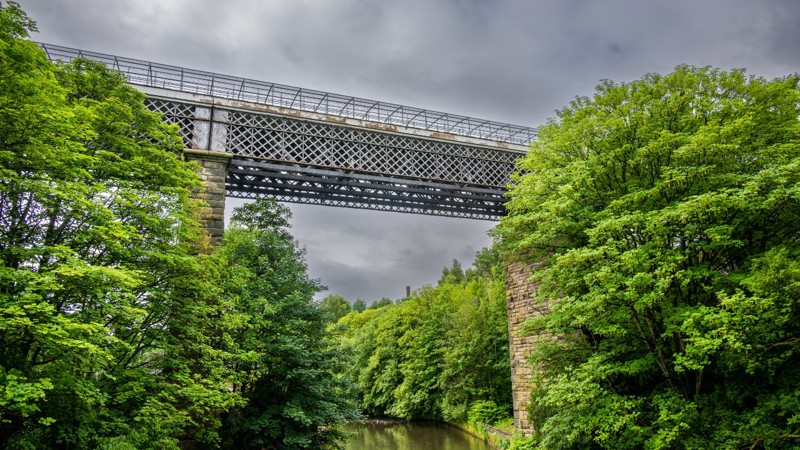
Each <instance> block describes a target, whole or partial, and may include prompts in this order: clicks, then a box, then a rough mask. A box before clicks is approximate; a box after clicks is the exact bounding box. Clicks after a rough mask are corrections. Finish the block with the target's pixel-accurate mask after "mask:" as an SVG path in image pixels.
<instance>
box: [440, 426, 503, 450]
mask: <svg viewBox="0 0 800 450" xmlns="http://www.w3.org/2000/svg"><path fill="white" fill-rule="evenodd" d="M445 423H446V424H448V425H450V426H453V427H456V428H458V429H459V430H461V431H463V432H465V433H469V434H471V435H473V436H475V437H477V438H478V439H483V441H484V442H486V443H487V444H488V445H489V446H490V447H492V448H493V449H501V448H503V447H504V446H505V445H507V443H508V442H509V441H510V440H511V436H513V432H511V431H508V430H504V429H501V428H498V427H493V426H491V425H488V424H485V423H475V424H470V423H455V422H445Z"/></svg>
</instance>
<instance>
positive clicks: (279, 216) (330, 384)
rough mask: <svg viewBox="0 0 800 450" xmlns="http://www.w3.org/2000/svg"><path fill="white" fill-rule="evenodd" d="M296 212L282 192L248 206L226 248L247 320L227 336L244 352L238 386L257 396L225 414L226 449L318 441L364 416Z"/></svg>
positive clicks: (230, 285) (236, 217)
mask: <svg viewBox="0 0 800 450" xmlns="http://www.w3.org/2000/svg"><path fill="white" fill-rule="evenodd" d="M289 214H290V213H289V210H288V208H286V207H285V206H281V205H278V204H277V203H276V202H275V201H274V200H260V201H258V202H255V203H252V204H247V205H244V206H242V207H240V208H238V209H237V210H235V211H234V214H233V217H232V219H231V227H230V229H229V230H228V231H227V232H226V234H225V243H224V244H223V246H222V248H221V249H220V251H219V252H220V253H222V254H223V255H224V256H225V258H226V260H227V261H228V263H227V264H228V265H227V267H228V269H227V272H228V274H229V275H228V276H227V279H226V280H225V282H224V283H223V290H224V291H225V293H226V295H227V296H229V297H230V298H232V299H233V300H234V301H233V304H232V305H231V311H230V313H229V314H233V315H236V316H238V317H239V320H240V321H241V322H242V323H243V326H242V327H240V328H239V331H238V332H236V333H231V334H230V335H229V336H228V338H227V342H228V345H229V349H230V351H231V352H232V353H234V354H237V355H241V357H240V358H239V360H238V361H237V363H236V374H237V379H236V381H235V382H234V384H233V390H234V391H236V392H239V393H241V395H242V396H243V397H244V398H245V399H246V400H247V404H246V405H245V406H243V407H240V408H236V409H234V410H232V411H231V412H230V413H229V414H228V415H227V417H226V418H225V420H224V427H223V429H224V430H225V433H224V441H223V442H224V446H225V448H257V449H302V448H312V449H317V448H321V447H322V446H323V445H324V444H330V443H331V442H333V441H335V440H336V439H338V438H340V437H341V436H342V434H341V430H340V427H339V425H341V424H342V423H343V422H345V421H347V420H353V419H355V418H357V417H358V411H357V409H356V408H355V407H354V406H353V405H352V404H351V403H349V402H347V401H345V395H346V393H347V386H346V385H344V384H343V382H342V378H341V377H340V376H338V375H337V374H338V373H340V372H342V371H344V368H343V366H342V363H343V361H344V359H343V358H342V357H341V356H340V355H339V351H338V349H337V347H336V345H335V344H336V343H335V342H334V341H333V340H332V339H331V338H330V335H329V334H328V332H327V331H326V323H327V321H329V320H332V319H331V316H330V315H329V311H327V310H325V309H323V308H320V306H319V305H318V304H317V303H315V302H314V301H313V296H314V294H315V293H316V292H317V291H319V289H320V286H319V284H318V283H317V282H316V281H314V280H311V279H309V278H308V275H307V271H306V265H305V262H304V257H303V254H302V252H301V251H300V250H299V249H298V247H297V244H296V242H295V240H294V239H293V238H292V236H291V235H290V234H289V232H288V231H287V228H288V226H289V222H288V219H289ZM340 298H341V297H340ZM341 300H342V301H344V299H341ZM346 303H347V302H345V304H346ZM348 307H349V304H348Z"/></svg>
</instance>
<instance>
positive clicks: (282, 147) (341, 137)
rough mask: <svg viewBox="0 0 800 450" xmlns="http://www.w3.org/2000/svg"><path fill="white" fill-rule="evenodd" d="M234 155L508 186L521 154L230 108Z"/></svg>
mask: <svg viewBox="0 0 800 450" xmlns="http://www.w3.org/2000/svg"><path fill="white" fill-rule="evenodd" d="M227 117H228V120H229V125H228V130H227V144H226V149H227V150H228V151H230V152H231V153H233V154H235V155H240V156H247V157H253V158H259V159H268V160H273V161H284V162H291V163H299V164H309V165H314V166H324V167H331V168H337V169H347V170H359V171H364V172H370V173H379V174H385V175H396V176H403V177H412V178H418V179H426V180H439V181H445V182H454V183H466V184H471V185H482V186H494V187H504V186H506V185H507V184H508V178H509V174H510V173H511V171H512V170H513V168H514V163H515V161H516V159H517V158H518V157H519V154H518V153H514V152H509V151H503V150H499V149H493V148H487V147H478V146H471V145H465V144H460V143H453V142H445V141H437V140H433V139H422V138H418V137H411V136H402V135H397V134H392V133H385V132H378V131H372V130H364V129H359V128H351V127H346V126H340V125H331V124H326V123H319V122H313V121H309V120H300V119H297V118H293V117H279V116H271V115H266V114H258V113H251V112H243V111H229V112H228V114H227Z"/></svg>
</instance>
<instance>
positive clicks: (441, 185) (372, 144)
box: [147, 97, 521, 220]
mask: <svg viewBox="0 0 800 450" xmlns="http://www.w3.org/2000/svg"><path fill="white" fill-rule="evenodd" d="M147 106H148V108H150V109H151V110H153V111H157V112H160V113H161V114H163V116H164V118H165V119H166V120H167V121H169V122H172V123H176V124H178V126H179V127H180V133H181V136H182V138H183V140H184V143H185V144H186V146H187V148H203V147H202V145H201V144H198V143H199V142H200V139H201V138H202V136H198V135H197V133H198V129H202V130H203V131H202V134H208V135H211V134H212V131H211V130H212V129H214V130H216V132H215V133H216V134H217V135H220V136H224V139H223V141H224V151H226V152H228V153H232V154H233V155H234V159H233V164H232V167H231V168H230V169H229V171H228V176H227V182H226V187H227V191H228V195H231V196H233V197H241V198H258V197H264V196H270V197H274V198H276V199H277V200H279V201H287V202H294V203H311V204H319V205H328V206H341V207H349V208H365V209H375V210H384V211H396V212H406V213H414V214H428V215H442V216H450V217H465V218H472V219H483V220H496V219H497V218H498V217H500V216H502V215H503V214H504V207H503V204H504V201H505V200H504V198H503V194H504V192H505V186H506V185H507V184H508V182H509V176H510V174H511V172H512V171H513V170H514V167H515V163H516V160H517V158H519V157H520V156H521V155H520V153H518V152H513V151H506V150H503V149H499V148H491V147H482V146H476V145H466V144H462V143H458V142H449V141H443V140H436V139H424V138H420V137H416V136H406V135H400V134H394V133H389V132H381V131H375V130H367V129H362V128H356V127H348V126H345V125H335V124H329V123H321V122H315V121H311V120H306V119H300V118H297V117H291V116H278V115H272V114H265V113H259V112H252V111H241V110H234V109H225V108H215V109H214V110H213V111H212V110H211V109H210V107H208V106H206V105H194V104H190V103H186V102H183V101H176V100H170V99H159V98H152V97H151V98H148V100H147ZM200 111H204V112H203V113H199V112H200ZM211 117H214V118H215V120H216V121H215V120H211ZM198 124H203V125H198ZM198 126H200V127H202V128H198ZM219 130H222V131H223V132H220V131H219Z"/></svg>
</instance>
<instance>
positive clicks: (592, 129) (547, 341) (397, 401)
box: [0, 2, 800, 449]
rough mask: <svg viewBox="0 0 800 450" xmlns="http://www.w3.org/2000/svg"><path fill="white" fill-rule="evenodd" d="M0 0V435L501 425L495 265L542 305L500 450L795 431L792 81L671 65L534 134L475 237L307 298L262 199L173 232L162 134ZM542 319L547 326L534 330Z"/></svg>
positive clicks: (182, 222)
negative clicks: (525, 424)
mask: <svg viewBox="0 0 800 450" xmlns="http://www.w3.org/2000/svg"><path fill="white" fill-rule="evenodd" d="M34 30H35V24H34V23H33V22H32V21H31V20H29V19H28V18H27V16H26V15H25V13H24V12H23V11H21V10H20V9H19V7H18V6H17V5H16V4H15V3H13V2H6V3H5V4H4V5H3V6H0V447H3V448H12V449H48V448H64V449H68V448H69V449H72V448H78V449H82V448H101V449H103V448H104V449H145V448H154V449H170V448H172V449H177V448H192V449H209V448H223V449H225V448H254V449H261V448H264V449H303V448H308V449H317V448H336V447H337V446H338V445H340V444H341V442H342V439H343V438H344V435H343V432H342V428H341V425H342V424H344V423H345V422H348V421H353V420H359V419H361V418H362V417H364V416H380V417H384V416H388V417H395V418H402V419H433V420H442V421H449V422H456V423H466V422H473V423H474V422H481V423H502V422H503V421H507V420H508V417H509V415H510V412H511V405H510V403H511V386H510V370H509V360H508V358H509V354H508V335H507V325H506V305H505V299H504V289H505V288H504V281H503V273H502V261H503V260H504V259H507V258H517V259H522V260H525V261H528V262H531V263H536V264H537V266H538V270H537V272H536V275H535V277H534V279H533V280H532V281H533V282H535V283H537V284H538V291H537V294H536V295H537V297H536V298H537V300H538V301H541V302H546V303H548V304H550V305H552V312H551V313H550V314H549V315H546V316H543V317H539V318H535V319H532V320H530V321H529V322H528V323H527V330H528V332H529V333H530V334H531V335H533V336H542V337H543V339H541V341H540V345H538V346H537V347H536V349H535V351H534V353H533V355H532V359H531V363H532V364H533V366H534V367H535V369H536V370H535V371H536V375H535V379H534V380H533V382H534V384H533V386H534V392H533V396H532V398H531V407H530V415H531V418H532V419H533V422H534V425H535V427H536V432H535V434H534V435H533V436H532V437H531V438H530V439H517V440H515V442H513V443H511V444H510V446H511V447H512V448H517V449H534V448H540V449H591V448H608V449H625V448H630V449H634V448H648V449H674V448H751V449H767V448H768V449H783V448H797V447H798V446H800V388H798V386H800V317H799V316H800V263H799V262H798V256H799V255H800V121H798V117H800V106H799V105H800V89H799V87H800V81H799V79H798V77H797V76H793V77H787V78H784V79H778V80H773V81H766V80H763V79H759V78H753V77H747V76H745V74H744V72H743V71H731V72H724V71H720V70H715V69H710V68H694V67H684V66H681V67H678V68H677V69H676V70H675V71H674V72H673V73H671V74H668V75H665V76H661V75H648V76H646V77H644V78H643V79H641V80H638V81H634V82H630V83H621V84H615V83H612V82H603V83H602V84H600V85H599V86H598V88H597V92H596V94H595V96H594V97H593V98H578V99H576V100H575V101H574V102H572V103H571V104H570V105H569V106H567V107H566V108H564V109H563V110H561V111H559V113H558V117H557V118H556V119H553V120H552V121H550V122H549V123H548V125H546V126H545V127H543V128H542V129H541V130H540V136H539V139H538V140H537V141H536V142H535V143H534V144H533V145H532V150H531V152H530V153H529V154H528V156H527V157H526V158H524V160H523V161H522V162H521V165H520V169H521V170H520V174H517V175H515V178H514V180H513V182H512V184H511V186H510V192H509V199H510V200H509V203H508V211H509V214H508V216H507V217H505V218H504V219H503V220H502V222H501V224H500V225H499V226H498V228H497V229H496V230H495V237H496V245H495V246H494V247H493V248H490V249H485V250H483V251H481V252H479V253H478V255H476V260H475V264H474V267H472V268H469V269H467V270H463V269H462V268H461V266H460V265H459V264H458V262H454V263H453V265H452V266H451V267H449V268H446V269H445V270H444V271H443V273H442V277H441V279H440V280H439V282H438V283H437V285H435V286H426V287H423V288H421V289H419V290H418V291H416V292H414V293H413V294H412V295H411V296H409V297H408V298H405V299H401V300H398V301H392V300H389V299H383V300H381V301H378V302H375V303H373V304H372V305H369V306H368V305H367V304H366V302H364V301H363V300H356V301H354V302H353V303H352V304H351V303H350V302H349V301H348V299H344V298H342V297H338V296H328V297H326V298H324V299H323V300H321V301H319V302H317V301H315V300H314V296H315V295H317V294H318V292H320V290H321V289H322V287H321V286H320V284H319V283H318V282H317V281H315V280H312V279H310V278H309V276H308V274H307V270H306V265H305V262H304V255H303V251H302V250H301V249H300V247H299V246H298V244H297V242H296V241H295V240H294V239H293V237H292V236H291V234H290V233H289V222H288V220H289V211H288V209H287V208H285V207H284V206H281V205H279V204H277V203H275V202H274V201H266V200H263V201H259V202H255V203H252V204H248V205H245V206H243V207H241V208H239V209H238V210H236V211H235V212H234V214H233V217H232V219H231V222H230V226H229V227H228V230H227V231H226V233H225V238H224V243H223V244H222V245H220V246H218V247H215V248H211V247H210V246H209V245H208V243H207V239H206V237H204V235H203V233H202V232H201V231H200V230H199V228H198V222H197V217H196V214H197V213H196V211H197V210H198V208H199V207H200V206H202V205H201V204H200V203H199V202H197V201H194V200H192V199H191V194H192V191H193V190H196V189H200V188H201V186H202V184H201V182H200V180H199V179H198V177H197V175H196V169H197V166H196V165H194V164H192V163H189V162H186V161H185V160H184V159H183V158H182V156H181V150H182V148H181V147H182V143H181V140H180V138H179V137H178V134H177V129H176V128H175V127H174V126H171V125H168V124H166V123H164V122H163V121H162V120H161V117H159V116H158V115H157V114H154V113H151V112H149V111H148V110H147V109H146V108H145V107H144V104H143V100H144V96H143V94H141V93H139V92H137V91H136V90H134V89H132V88H130V87H128V86H126V85H125V84H124V81H123V79H122V77H121V76H120V75H119V74H117V73H115V72H113V71H110V70H108V69H107V68H105V67H104V66H102V65H98V64H95V63H92V62H90V61H85V60H76V61H74V62H72V63H70V64H64V65H53V64H51V63H49V62H48V61H47V59H46V57H45V55H44V54H43V53H42V51H41V50H40V49H39V48H38V47H37V46H36V45H35V44H34V43H32V42H30V41H29V40H28V39H27V38H28V34H29V32H31V31H34ZM553 337H557V339H554V338H553Z"/></svg>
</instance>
